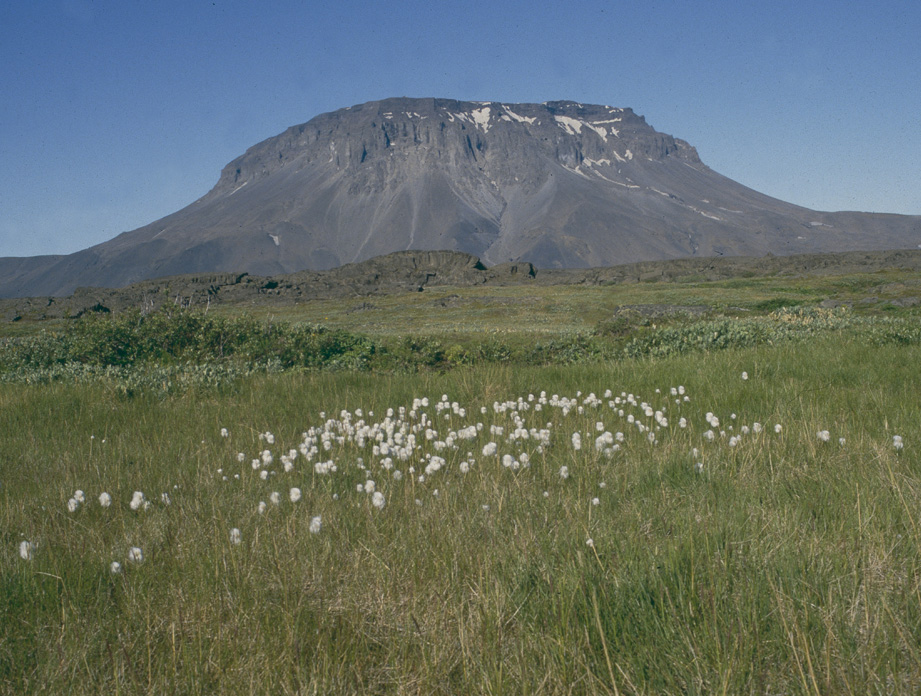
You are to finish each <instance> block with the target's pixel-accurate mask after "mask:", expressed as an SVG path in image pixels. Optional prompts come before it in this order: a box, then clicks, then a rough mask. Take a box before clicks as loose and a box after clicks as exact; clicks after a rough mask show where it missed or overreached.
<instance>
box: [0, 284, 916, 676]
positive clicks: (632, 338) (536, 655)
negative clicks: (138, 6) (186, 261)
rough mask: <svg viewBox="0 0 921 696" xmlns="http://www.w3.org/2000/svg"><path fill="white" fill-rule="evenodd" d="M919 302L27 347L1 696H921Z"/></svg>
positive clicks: (8, 389) (93, 325)
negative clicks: (918, 695)
mask: <svg viewBox="0 0 921 696" xmlns="http://www.w3.org/2000/svg"><path fill="white" fill-rule="evenodd" d="M727 285H728V287H727ZM916 285H917V283H916V282H915V279H913V278H911V277H909V276H904V275H903V276H899V275H898V274H884V275H883V276H882V277H880V276H877V275H875V274H874V275H873V276H872V277H866V278H858V277H854V278H851V279H842V278H831V279H828V278H826V279H806V280H801V281H796V282H795V283H792V284H791V281H790V280H788V279H776V280H773V281H770V282H768V281H761V280H759V281H746V280H744V279H743V280H740V281H738V282H729V283H728V284H727V283H725V282H724V283H720V284H706V283H694V282H689V283H687V284H684V285H675V284H667V285H666V284H661V285H660V284H648V285H646V284H641V285H638V286H634V287H630V288H626V289H623V288H620V289H610V288H609V289H598V288H582V289H580V288H568V289H566V290H565V292H561V293H558V294H556V295H552V294H550V292H549V291H546V294H544V293H545V291H544V290H541V291H540V292H538V293H537V295H536V297H537V299H536V300H532V299H529V298H523V299H525V300H527V301H528V302H530V303H531V304H532V311H533V313H534V316H531V317H529V316H528V315H527V313H523V311H522V305H521V304H520V303H513V302H506V303H497V302H492V303H490V302H484V300H483V298H482V297H480V296H478V295H477V292H484V291H482V290H479V291H476V292H474V291H472V290H457V291H456V292H451V291H450V290H445V291H444V297H447V298H450V299H451V300H452V301H451V302H450V303H449V304H448V305H447V306H446V309H447V310H448V311H449V312H454V314H444V315H443V314H435V313H433V310H432V306H433V305H432V298H431V296H428V297H426V298H424V299H420V298H419V297H416V296H414V297H406V298H404V299H405V302H404V303H403V304H399V303H398V301H397V300H398V298H384V299H377V298H376V299H374V300H372V301H370V302H371V303H372V304H374V305H375V306H377V307H380V306H383V305H386V304H388V303H391V302H392V303H394V309H393V315H392V318H391V322H390V323H387V322H385V321H384V319H383V318H380V319H374V321H368V316H367V312H369V311H370V312H374V311H377V310H376V309H375V308H374V307H371V308H367V307H365V309H364V310H362V311H359V312H355V311H353V310H354V307H353V306H352V303H345V304H340V305H339V306H338V308H337V307H334V306H331V305H322V306H313V305H311V306H308V307H300V308H298V309H296V310H295V309H291V308H288V309H286V310H284V312H287V313H286V314H283V315H281V316H276V315H273V316H265V315H259V316H244V315H241V314H240V313H234V312H222V313H212V314H203V313H201V312H185V313H180V312H175V313H172V314H169V313H167V314H162V315H155V316H148V317H144V316H141V315H139V314H130V313H129V314H126V315H124V316H120V317H118V316H117V317H95V318H84V319H80V320H78V321H75V322H72V323H71V324H69V325H66V326H63V325H54V326H52V327H51V328H49V329H47V330H45V331H44V332H42V328H43V327H41V326H36V327H28V328H27V330H23V328H22V327H15V336H14V337H13V338H10V339H8V340H7V341H5V342H4V343H3V344H2V345H0V452H2V453H3V457H2V462H0V472H2V473H0V568H2V579H0V588H2V589H0V692H2V693H11V694H13V693H15V694H19V693H38V692H48V693H120V694H121V693H123V694H141V693H156V694H170V693H176V694H188V693H201V694H212V693H266V694H329V693H362V694H366V693H372V694H373V693H380V694H390V693H394V694H455V693H483V694H563V693H566V694H569V693H573V694H583V693H584V694H662V693H668V694H711V693H726V694H741V693H751V694H791V693H792V694H800V693H802V694H835V693H850V694H865V693H905V694H911V693H917V692H918V691H919V690H921V648H919V646H921V512H919V511H921V456H919V454H918V453H919V443H921V427H919V415H918V413H919V411H921V409H919V408H918V402H919V397H918V394H919V387H921V384H919V381H921V380H919V374H921V373H919V370H918V367H917V366H918V365H919V364H921V326H919V321H918V313H917V308H916V307H914V306H911V303H901V304H899V303H893V302H892V301H891V300H892V299H896V300H898V299H901V298H903V296H904V295H905V294H906V293H908V294H910V293H911V292H913V291H914V290H915V289H916ZM880 287H886V288H890V289H891V293H892V297H888V296H886V295H885V294H884V293H881V292H880V291H879V290H878V288H880ZM580 290H581V291H582V294H581V295H580ZM489 292H490V296H491V297H495V296H496V294H497V293H499V292H500V291H499V290H496V289H490V291H489ZM501 292H506V293H507V295H506V296H511V295H513V294H514V293H519V292H521V291H520V290H519V289H515V288H512V289H508V290H507V291H506V290H502V291H501ZM618 293H620V294H618ZM694 293H697V294H696V295H695V294H694ZM842 294H844V295H847V297H845V298H844V299H853V300H854V304H855V306H854V307H853V308H850V309H849V308H846V307H839V308H829V307H820V306H819V303H820V302H821V301H822V300H823V299H829V298H839V299H840V298H841V295H842ZM848 294H849V295H848ZM871 294H872V295H873V296H874V299H875V303H874V302H863V303H862V304H861V303H860V302H859V299H860V298H862V297H865V296H867V295H871ZM698 297H699V298H700V301H701V302H704V301H706V303H707V304H708V306H709V307H710V309H708V311H707V312H706V313H705V314H703V315H701V316H690V315H686V314H681V313H678V314H674V315H669V316H665V317H653V318H650V317H649V316H644V315H643V314H642V313H634V312H627V313H621V314H618V315H616V316H614V315H612V311H613V310H614V309H615V308H616V307H617V306H618V305H626V304H630V305H642V304H644V303H645V304H661V303H675V304H682V305H690V304H695V303H696V301H697V298H698ZM580 298H581V299H580ZM436 299H439V298H436ZM442 299H443V298H442ZM457 300H460V301H457ZM355 302H356V303H358V302H359V301H358V300H356V301H355ZM414 303H415V304H414ZM903 305H907V306H903ZM561 306H562V307H565V309H564V310H559V307H561ZM400 307H402V309H400ZM484 307H486V310H488V311H486V310H484V311H481V312H480V313H479V314H472V313H471V312H473V311H474V310H476V311H479V310H483V309H484ZM557 311H559V312H560V316H564V315H565V316H567V317H570V318H569V319H568V320H567V321H565V322H564V321H561V322H557V323H554V322H553V321H552V316H553V314H554V312H557ZM401 312H402V313H401ZM320 314H322V315H323V316H319V315H320ZM426 314H429V315H431V316H432V321H431V322H428V323H425V322H424V317H425V315H426ZM544 317H550V320H548V321H546V322H544V321H541V318H544ZM372 318H373V317H372ZM529 319H530V321H529ZM378 321H380V323H379V324H378V323H376V322H378ZM416 321H418V322H419V323H420V324H425V325H426V326H429V327H430V328H429V330H428V331H415V330H414V327H415V324H414V322H416ZM318 322H321V323H322V324H323V325H322V326H321V325H319V323H318ZM360 322H363V323H364V325H363V326H362V325H359V323H360ZM439 322H442V323H439ZM432 326H434V328H431V327H432ZM554 327H555V328H554ZM464 329H465V330H464Z"/></svg>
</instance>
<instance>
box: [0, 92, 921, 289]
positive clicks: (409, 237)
mask: <svg viewBox="0 0 921 696" xmlns="http://www.w3.org/2000/svg"><path fill="white" fill-rule="evenodd" d="M919 243H921V217H914V216H911V217H909V216H897V215H873V214H860V213H819V212H814V211H811V210H808V209H805V208H801V207H797V206H794V205H790V204H788V203H784V202H782V201H779V200H776V199H773V198H770V197H768V196H765V195H762V194H760V193H757V192H756V191H752V190H751V189H748V188H746V187H744V186H741V185H740V184H737V183H735V182H733V181H731V180H730V179H727V178H726V177H723V176H721V175H719V174H717V173H716V172H714V171H712V170H710V169H709V168H708V167H706V166H705V165H704V164H703V163H701V161H700V159H699V158H698V156H697V153H696V151H695V150H694V148H693V147H691V146H690V145H688V144H687V143H685V142H684V141H682V140H678V139H676V138H673V137H672V136H669V135H665V134H662V133H659V132H657V131H655V130H654V129H653V128H651V127H650V126H648V125H647V124H646V122H645V120H644V119H643V118H642V117H641V116H637V115H636V114H634V113H633V111H631V110H630V109H618V108H612V107H607V106H595V105H587V104H585V105H583V104H577V103H574V102H548V103H544V104H501V103H498V102H489V103H471V102H458V101H452V100H446V99H388V100H384V101H380V102H369V103H367V104H362V105H358V106H354V107H351V108H348V109H342V110H340V111H336V112H333V113H329V114H323V115H321V116H318V117H316V118H314V119H312V120H311V121H309V122H307V123H305V124H302V125H299V126H295V127H293V128H289V129H288V130H287V131H285V132H284V133H282V134H280V135H278V136H276V137H274V138H270V139H268V140H266V141H264V142H262V143H259V144H258V145H256V146H254V147H252V148H250V149H249V150H248V151H247V152H246V153H245V154H244V155H243V156H242V157H239V158H238V159H236V160H234V161H233V162H231V163H230V164H228V165H227V166H226V167H225V168H224V170H223V171H222V172H221V176H220V180H219V181H218V183H217V185H216V186H215V187H214V188H213V189H212V190H211V191H210V192H209V193H208V194H206V195H205V196H204V197H202V198H201V199H199V200H198V201H196V202H195V203H193V204H192V205H190V206H188V207H187V208H185V209H183V210H180V211H178V212H176V213H174V214H172V215H169V216H167V217H165V218H163V219H161V220H158V221H157V222H154V223H152V224H150V225H147V226H145V227H142V228H140V229H137V230H134V231H132V232H126V233H124V234H122V235H119V236H118V237H116V238H115V239H112V240H110V241H108V242H105V243H103V244H100V245H97V246H95V247H91V248H89V249H86V250H84V251H81V252H78V253H76V254H71V255H69V256H65V257H42V259H40V260H36V259H27V260H14V259H0V272H2V273H3V279H2V280H0V296H27V295H62V294H67V293H69V292H71V291H72V290H73V289H74V288H75V287H77V286H82V285H100V286H110V287H119V286H123V285H126V284H129V283H132V282H136V281H138V280H142V279H146V278H154V277H159V276H166V275H176V274H182V273H198V272H219V271H246V272H250V273H254V274H260V275H271V274H278V273H290V272H293V271H298V270H302V269H313V270H321V269H327V268H332V267H335V266H339V265H342V264H345V263H353V262H356V261H361V260H364V259H368V258H371V257H374V256H377V255H380V254H385V253H389V252H393V251H400V250H407V249H420V250H438V249H447V250H456V251H463V252H466V253H470V254H474V255H476V256H478V257H479V258H481V259H482V260H483V261H484V262H485V263H486V264H487V265H493V264H497V263H503V262H507V261H512V260H519V259H520V260H527V261H531V262H533V263H534V264H535V265H537V266H538V267H542V268H566V267H573V268H577V267H579V268H584V267H591V266H607V265H613V264H620V263H628V262H634V261H645V260H659V259H669V258H680V257H687V256H716V255H750V256H751V255H754V256H758V255H763V254H766V253H773V254H794V253H809V252H821V251H845V250H864V249H867V250H869V249H894V248H913V247H916V246H917V245H918V244H919Z"/></svg>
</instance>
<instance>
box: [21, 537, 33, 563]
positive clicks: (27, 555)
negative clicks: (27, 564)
mask: <svg viewBox="0 0 921 696" xmlns="http://www.w3.org/2000/svg"><path fill="white" fill-rule="evenodd" d="M34 549H35V547H34V546H33V545H32V542H31V541H20V542H19V557H20V558H21V559H22V560H24V561H31V560H32V552H33V551H34Z"/></svg>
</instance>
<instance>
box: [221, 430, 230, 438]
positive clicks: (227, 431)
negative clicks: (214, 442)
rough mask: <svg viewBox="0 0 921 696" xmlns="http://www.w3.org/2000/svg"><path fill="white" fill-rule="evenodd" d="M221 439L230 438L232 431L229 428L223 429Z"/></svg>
mask: <svg viewBox="0 0 921 696" xmlns="http://www.w3.org/2000/svg"><path fill="white" fill-rule="evenodd" d="M221 437H230V431H229V430H227V428H221Z"/></svg>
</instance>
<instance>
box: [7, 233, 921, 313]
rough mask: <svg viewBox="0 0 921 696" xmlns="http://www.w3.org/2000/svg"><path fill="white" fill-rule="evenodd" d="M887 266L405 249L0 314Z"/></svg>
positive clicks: (811, 259)
mask: <svg viewBox="0 0 921 696" xmlns="http://www.w3.org/2000/svg"><path fill="white" fill-rule="evenodd" d="M887 269H901V270H912V271H921V251H919V250H911V251H891V252H848V253H840V254H807V255H793V256H768V257H757V258H756V257H722V258H707V259H701V258H697V259H677V260H672V261H658V262H655V261H647V262H639V263H632V264H625V265H621V266H613V267H608V268H589V269H566V270H560V269H548V270H543V269H538V268H535V266H534V265H533V264H531V263H527V262H523V263H506V264H500V265H497V266H492V267H486V266H485V265H484V264H483V263H482V262H481V261H480V260H479V259H478V258H477V257H475V256H471V255H469V254H464V253H462V252H420V251H407V252H397V253H393V254H388V255H386V256H381V257H377V258H374V259H370V260H368V261H363V262H360V263H356V264H348V265H345V266H342V267H339V268H335V269H332V270H328V271H302V272H299V273H290V274H283V275H277V276H257V275H250V274H247V273H210V274H190V275H183V276H172V277H167V278H159V279H156V280H149V281H141V282H139V283H135V284H132V285H129V286H127V287H125V288H120V289H107V288H93V287H85V288H79V289H77V291H76V292H74V293H73V294H72V295H69V296H67V297H30V298H18V299H5V300H0V321H6V322H14V321H21V320H26V321H40V320H43V319H60V318H75V317H79V316H82V315H84V314H87V313H92V312H103V313H108V312H119V311H124V310H128V309H138V310H140V311H142V312H149V311H154V310H156V309H159V308H161V307H163V306H177V307H196V308H202V309H204V308H209V307H211V306H215V307H217V306H221V305H229V306H239V307H256V306H260V307H264V306H279V307H281V306H285V305H294V304H298V303H300V302H309V301H311V300H323V299H336V298H343V299H344V298H355V297H365V296H367V297H373V296H376V295H387V294H394V293H405V292H424V291H425V290H426V289H427V288H436V287H457V288H464V287H474V286H506V285H513V284H525V285H528V284H530V285H590V286H599V285H618V284H621V283H638V282H650V281H659V282H669V281H687V280H691V279H693V280H698V281H714V280H725V279H729V278H738V277H745V278H751V277H758V276H761V277H765V276H789V277H802V276H808V275H813V274H850V273H874V272H877V271H881V270H887ZM451 301H452V300H451V299H450V298H447V299H441V300H439V302H442V303H445V302H451ZM632 309H634V310H635V309H636V308H632ZM435 310H436V311H437V307H435ZM656 311H660V308H659V309H656ZM641 313H643V312H641ZM654 313H655V312H654Z"/></svg>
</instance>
